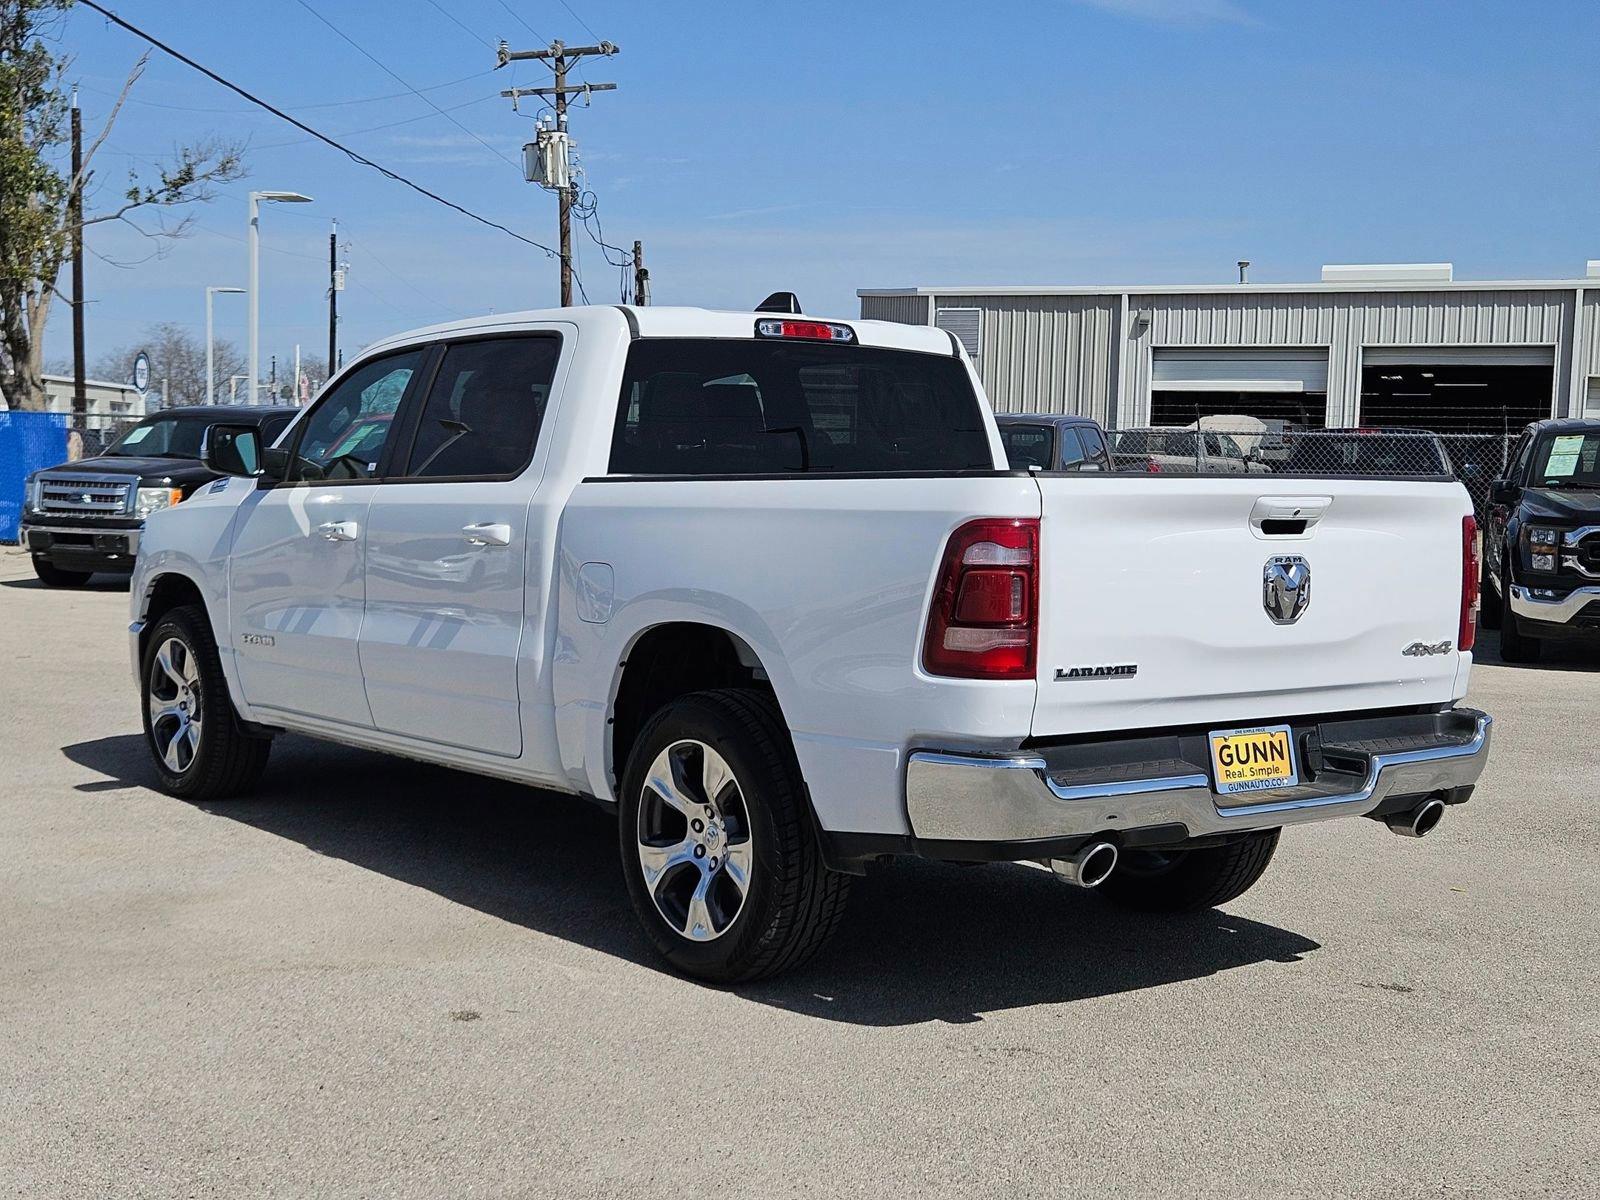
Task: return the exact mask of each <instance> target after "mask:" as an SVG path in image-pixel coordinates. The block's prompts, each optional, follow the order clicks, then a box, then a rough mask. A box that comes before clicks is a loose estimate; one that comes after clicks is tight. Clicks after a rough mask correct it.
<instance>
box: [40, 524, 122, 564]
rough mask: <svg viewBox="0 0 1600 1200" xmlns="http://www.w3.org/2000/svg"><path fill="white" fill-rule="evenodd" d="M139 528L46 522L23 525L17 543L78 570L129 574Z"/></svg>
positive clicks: (42, 556)
mask: <svg viewBox="0 0 1600 1200" xmlns="http://www.w3.org/2000/svg"><path fill="white" fill-rule="evenodd" d="M139 532H140V529H139V527H138V526H134V527H132V528H106V527H104V526H94V525H67V524H57V523H54V522H49V521H41V522H39V523H37V524H24V525H23V526H22V527H21V529H19V530H18V532H17V540H18V541H19V542H20V543H21V544H22V545H23V546H26V547H27V548H28V550H29V552H30V553H32V554H35V555H37V556H38V557H40V558H47V559H49V560H50V561H51V562H53V563H55V564H56V565H57V566H60V567H64V568H66V569H68V570H77V571H89V570H94V571H131V570H133V561H134V559H135V558H137V557H138V554H139Z"/></svg>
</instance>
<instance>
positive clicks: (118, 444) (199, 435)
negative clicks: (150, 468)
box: [106, 416, 211, 458]
mask: <svg viewBox="0 0 1600 1200" xmlns="http://www.w3.org/2000/svg"><path fill="white" fill-rule="evenodd" d="M210 424H211V423H210V422H209V421H200V420H196V419H195V418H193V417H178V416H160V417H147V418H145V419H144V420H143V421H140V422H139V423H138V424H137V425H135V426H134V427H133V428H132V429H130V430H128V432H127V433H125V434H123V435H122V436H121V437H119V438H118V439H117V440H116V441H115V442H113V443H112V445H111V448H110V449H109V450H107V451H106V453H107V454H111V455H117V456H119V457H122V458H199V457H200V442H201V440H202V439H203V438H204V437H205V434H206V430H207V428H209V427H210Z"/></svg>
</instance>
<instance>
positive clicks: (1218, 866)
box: [1095, 829, 1279, 913]
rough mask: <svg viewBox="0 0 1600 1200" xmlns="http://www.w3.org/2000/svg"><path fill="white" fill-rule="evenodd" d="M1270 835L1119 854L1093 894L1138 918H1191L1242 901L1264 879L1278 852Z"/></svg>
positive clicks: (1275, 836) (1271, 832)
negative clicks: (1187, 915)
mask: <svg viewBox="0 0 1600 1200" xmlns="http://www.w3.org/2000/svg"><path fill="white" fill-rule="evenodd" d="M1278 833H1279V831H1278V830H1276V829H1263V830H1261V831H1259V832H1257V833H1251V834H1247V835H1246V836H1245V837H1243V838H1240V839H1239V840H1238V841H1236V842H1229V843H1227V844H1226V845H1223V846H1208V847H1204V848H1200V849H1194V850H1125V851H1123V854H1122V857H1121V858H1120V859H1119V860H1118V862H1117V869H1116V870H1115V871H1113V872H1111V875H1110V877H1109V878H1107V879H1106V881H1105V882H1104V883H1102V884H1101V885H1100V886H1099V887H1097V888H1096V889H1095V893H1096V894H1097V895H1100V896H1104V897H1105V898H1106V899H1107V900H1110V901H1111V902H1112V903H1113V904H1120V905H1121V906H1122V907H1124V908H1132V909H1136V910H1138V911H1139V912H1152V913H1156V912H1195V911H1197V910H1199V909H1203V908H1215V907H1217V905H1219V904H1226V903H1227V902H1228V901H1230V900H1233V899H1236V898H1237V897H1239V896H1242V895H1243V894H1244V893H1245V892H1247V891H1249V890H1250V888H1252V887H1253V886H1254V885H1255V882H1256V880H1258V879H1260V878H1261V876H1262V875H1263V874H1265V872H1266V869H1267V866H1268V864H1269V863H1271V862H1272V856H1273V854H1274V852H1275V851H1276V850H1277V849H1278Z"/></svg>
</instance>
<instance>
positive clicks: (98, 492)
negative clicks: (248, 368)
mask: <svg viewBox="0 0 1600 1200" xmlns="http://www.w3.org/2000/svg"><path fill="white" fill-rule="evenodd" d="M298 411H299V409H296V408H289V407H279V406H272V405H263V406H260V407H248V408H246V407H224V406H211V405H195V406H193V407H188V408H175V409H170V410H168V411H166V412H162V413H157V414H156V415H155V416H152V417H146V418H145V419H144V420H142V421H140V422H139V423H138V424H137V425H135V426H134V427H133V428H132V429H130V430H128V431H127V432H126V433H124V434H123V435H122V436H121V437H120V438H118V439H117V440H116V441H115V442H113V443H112V444H111V445H110V446H109V447H108V448H107V449H106V450H105V451H103V452H102V453H100V454H97V455H95V456H94V457H93V458H80V459H78V460H77V461H76V462H69V463H62V464H61V465H60V466H56V467H50V468H48V469H46V470H43V471H38V472H35V473H34V474H32V475H30V476H29V477H28V480H27V485H26V497H25V501H24V503H23V507H22V526H21V529H20V531H19V533H18V537H17V540H18V541H19V542H20V543H21V544H22V545H24V546H26V547H27V548H28V550H29V552H30V557H31V558H32V559H33V570H34V573H35V574H37V575H38V577H39V578H40V579H41V580H42V581H43V582H44V583H46V584H48V585H50V586H51V587H77V586H81V585H82V584H84V583H87V582H88V581H89V577H90V576H91V575H93V574H94V573H95V572H96V571H105V572H109V573H114V574H122V575H126V574H127V573H128V572H130V571H132V570H133V564H134V560H135V559H136V558H137V557H138V554H139V537H140V531H141V530H142V529H143V527H144V523H145V520H146V519H147V518H148V517H149V516H150V515H151V514H152V513H155V512H158V511H160V510H161V509H163V508H167V507H169V506H171V505H173V504H177V503H179V502H181V501H183V500H185V499H187V498H188V497H189V496H190V495H192V494H193V493H194V490H195V489H196V488H198V487H200V486H201V485H202V484H205V483H209V482H210V481H211V480H213V479H216V478H217V477H218V476H217V474H216V472H214V471H212V470H209V469H208V468H207V467H206V466H205V465H204V464H203V463H202V462H201V461H200V453H201V449H202V447H203V446H204V443H205V436H206V430H207V429H209V428H210V427H211V426H212V424H213V423H215V422H217V421H230V422H233V423H235V424H248V425H251V426H253V427H255V428H256V429H257V430H258V431H259V433H260V436H261V441H262V443H263V444H265V445H270V444H271V443H272V441H273V440H274V439H276V438H277V436H278V435H279V434H281V433H282V432H283V431H284V430H285V429H286V428H288V425H289V421H290V419H291V418H292V417H293V416H294V414H295V413H296V412H298Z"/></svg>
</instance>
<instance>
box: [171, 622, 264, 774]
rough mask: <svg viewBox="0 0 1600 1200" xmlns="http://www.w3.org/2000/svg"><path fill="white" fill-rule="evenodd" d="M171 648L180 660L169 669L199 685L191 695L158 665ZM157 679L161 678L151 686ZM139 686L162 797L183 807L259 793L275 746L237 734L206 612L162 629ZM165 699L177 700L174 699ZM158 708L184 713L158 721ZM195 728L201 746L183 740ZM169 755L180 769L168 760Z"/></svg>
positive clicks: (174, 657)
mask: <svg viewBox="0 0 1600 1200" xmlns="http://www.w3.org/2000/svg"><path fill="white" fill-rule="evenodd" d="M172 643H176V644H178V645H179V646H180V647H181V648H182V654H181V655H179V654H176V653H169V654H168V661H169V662H170V663H171V664H172V666H173V668H174V670H175V671H176V672H177V673H178V674H179V675H192V677H193V679H194V684H192V685H190V686H189V687H187V688H185V687H184V686H182V685H181V684H180V683H179V682H178V680H177V679H175V678H174V677H173V675H172V673H170V672H168V671H167V670H166V669H165V668H164V667H162V666H160V665H158V661H157V660H158V657H159V656H160V655H161V654H162V652H163V651H164V650H166V649H167V647H168V646H169V645H170V644H172ZM191 665H192V671H191V670H190V667H191ZM153 672H160V675H159V676H158V677H156V678H155V679H152V673H153ZM139 678H140V684H141V689H142V690H141V695H140V707H141V708H142V709H143V711H144V737H145V746H146V747H147V748H148V749H149V751H150V758H151V761H152V762H153V763H154V764H155V769H156V774H157V775H158V776H159V777H160V779H161V788H162V790H163V791H165V792H167V793H168V794H169V795H173V796H179V797H182V798H183V799H185V800H225V799H228V798H229V797H232V796H238V795H242V794H244V793H247V792H249V791H250V790H251V789H252V788H254V787H255V784H256V781H257V780H258V779H260V778H261V772H262V771H263V770H264V769H265V768H266V765H267V754H268V752H269V751H270V750H271V749H272V739H271V738H270V737H258V736H256V735H254V734H250V733H246V732H245V731H244V730H243V729H241V728H240V727H239V718H238V716H237V714H236V713H235V712H234V711H233V702H232V701H231V700H230V699H229V697H228V681H227V679H226V678H225V677H224V676H223V674H222V661H221V659H220V658H219V656H218V654H217V643H216V639H215V638H214V637H213V636H212V633H211V621H210V620H209V619H208V618H207V616H206V613H205V610H204V609H202V608H200V607H198V606H195V605H187V606H185V607H182V608H175V609H173V610H172V611H171V612H169V613H167V614H166V615H165V616H163V617H162V618H161V619H160V620H159V621H158V622H156V625H155V628H154V629H152V630H151V631H150V637H149V640H148V642H147V643H146V645H145V650H144V662H143V666H142V669H141V671H140V673H139ZM153 689H154V690H153ZM167 692H172V693H173V695H171V696H170V697H169V696H168V695H167V694H166V693H167ZM196 693H198V694H196ZM152 700H156V701H169V700H170V701H171V702H172V705H173V707H174V709H176V708H179V707H181V708H182V710H183V713H182V714H164V715H162V716H160V717H157V716H156V714H155V712H154V711H153V710H154V709H156V708H157V707H159V705H157V704H152ZM196 712H197V713H199V714H200V717H199V720H198V721H191V720H188V719H187V714H189V713H196ZM189 725H192V726H194V727H195V728H197V729H198V731H199V732H198V735H197V736H198V742H199V744H198V746H194V745H192V744H191V743H189V742H188V741H187V740H186V739H184V738H180V737H179V732H180V730H181V729H182V728H183V727H184V726H189ZM168 750H170V751H171V752H172V754H173V757H174V759H175V760H176V765H175V766H174V765H172V764H169V763H168V761H167V759H166V757H165V752H166V751H168ZM186 751H187V753H186Z"/></svg>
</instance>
